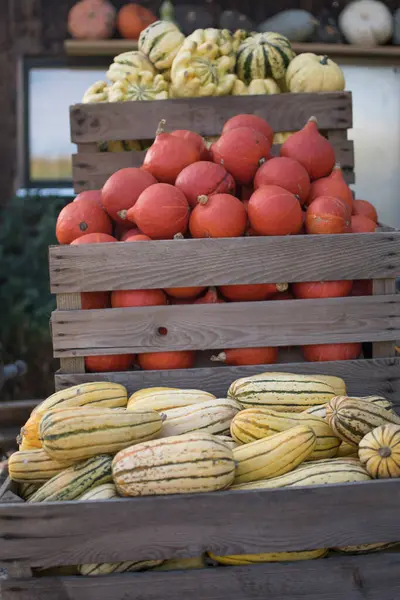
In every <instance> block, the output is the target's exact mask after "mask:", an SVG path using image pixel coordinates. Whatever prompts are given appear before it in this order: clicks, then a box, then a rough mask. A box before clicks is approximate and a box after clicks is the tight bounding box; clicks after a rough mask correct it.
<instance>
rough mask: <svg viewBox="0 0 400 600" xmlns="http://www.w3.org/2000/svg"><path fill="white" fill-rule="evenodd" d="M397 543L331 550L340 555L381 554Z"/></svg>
mask: <svg viewBox="0 0 400 600" xmlns="http://www.w3.org/2000/svg"><path fill="white" fill-rule="evenodd" d="M398 545H399V542H387V543H385V544H360V545H358V546H343V547H342V548H332V550H335V552H340V554H371V553H373V552H382V551H383V550H388V549H389V548H394V547H395V546H398Z"/></svg>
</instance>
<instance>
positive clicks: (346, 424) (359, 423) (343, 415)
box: [326, 396, 400, 446]
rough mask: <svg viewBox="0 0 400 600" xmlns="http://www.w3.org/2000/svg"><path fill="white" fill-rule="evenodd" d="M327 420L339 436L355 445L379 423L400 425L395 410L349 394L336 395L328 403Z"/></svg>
mask: <svg viewBox="0 0 400 600" xmlns="http://www.w3.org/2000/svg"><path fill="white" fill-rule="evenodd" d="M326 420H327V422H328V423H329V425H330V426H331V428H332V429H333V431H334V432H335V433H336V435H337V436H338V437H340V438H341V439H342V440H343V441H344V442H347V443H348V444H350V445H353V446H357V445H358V443H359V442H360V441H361V440H362V438H363V437H364V436H365V435H366V434H367V433H369V432H370V431H371V430H372V429H375V427H378V426H379V425H385V424H386V423H393V424H395V425H400V417H399V416H398V415H396V414H395V413H394V412H392V411H389V410H386V409H385V408H382V407H381V406H379V405H377V404H374V403H373V402H365V401H364V400H361V399H360V398H349V397H348V396H336V398H333V399H332V400H331V401H330V402H329V403H328V405H327V407H326Z"/></svg>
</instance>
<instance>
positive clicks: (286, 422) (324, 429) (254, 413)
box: [231, 407, 341, 460]
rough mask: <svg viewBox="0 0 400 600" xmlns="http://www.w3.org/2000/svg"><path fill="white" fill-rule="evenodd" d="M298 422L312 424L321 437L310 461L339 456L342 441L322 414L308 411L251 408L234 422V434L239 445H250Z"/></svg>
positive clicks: (238, 415)
mask: <svg viewBox="0 0 400 600" xmlns="http://www.w3.org/2000/svg"><path fill="white" fill-rule="evenodd" d="M298 425H305V426H307V427H311V429H312V430H313V431H314V433H315V435H316V436H317V439H316V444H315V448H314V450H313V452H312V454H310V456H309V457H308V459H307V460H317V459H319V458H332V457H334V456H336V454H337V451H338V448H339V445H340V443H341V440H339V438H338V437H337V436H336V435H335V434H334V433H333V431H332V429H331V428H330V427H329V425H328V423H327V422H326V421H324V419H321V418H320V417H315V416H313V415H308V414H305V413H286V412H279V411H276V410H271V409H269V408H264V407H260V408H247V409H246V410H242V411H241V412H239V413H238V414H237V415H236V416H235V417H234V418H233V419H232V423H231V435H232V437H233V439H234V440H236V441H237V442H238V443H239V444H248V443H251V442H254V441H255V440H260V439H262V438H265V437H267V436H270V435H273V434H274V433H280V432H281V431H286V430H287V429H291V428H292V427H296V426H298Z"/></svg>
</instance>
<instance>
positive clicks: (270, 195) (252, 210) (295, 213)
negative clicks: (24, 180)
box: [248, 185, 303, 235]
mask: <svg viewBox="0 0 400 600" xmlns="http://www.w3.org/2000/svg"><path fill="white" fill-rule="evenodd" d="M248 216H249V221H250V225H251V227H252V229H254V231H255V232H256V233H258V234H259V235H290V234H296V233H298V232H299V231H300V229H301V227H302V224H303V217H302V210H301V206H300V203H299V201H298V200H297V198H296V196H294V194H292V193H291V192H288V191H287V190H285V189H283V188H282V187H279V186H277V185H263V186H261V187H260V188H259V189H258V190H256V191H255V192H254V194H253V195H252V196H251V198H250V201H249V206H248Z"/></svg>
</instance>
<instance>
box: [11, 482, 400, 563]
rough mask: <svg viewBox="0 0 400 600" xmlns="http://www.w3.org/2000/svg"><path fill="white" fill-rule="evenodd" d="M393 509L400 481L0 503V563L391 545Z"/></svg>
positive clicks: (397, 527) (397, 531)
mask: <svg viewBox="0 0 400 600" xmlns="http://www.w3.org/2000/svg"><path fill="white" fill-rule="evenodd" d="M399 502H400V480H394V479H392V480H386V481H384V480H382V481H370V482H364V483H352V484H340V485H330V486H314V487H312V488H311V487H308V488H307V487H303V488H291V489H290V488H287V489H285V488H281V489H275V490H246V491H225V492H214V493H201V494H177V495H173V496H163V497H160V496H159V497H157V496H152V497H150V496H148V497H143V498H129V499H116V500H110V501H107V502H65V503H64V502H63V503H47V504H46V503H43V504H41V503H38V504H29V503H25V504H1V505H0V542H1V543H0V561H5V562H11V561H19V560H22V561H26V562H27V563H29V564H30V565H31V566H33V567H35V566H42V567H47V566H52V565H62V564H80V563H83V562H87V563H92V562H103V561H104V562H118V561H120V560H132V561H136V560H143V559H164V558H170V557H171V558H172V557H178V556H180V557H183V556H188V557H189V556H198V555H199V554H201V553H202V552H204V551H206V550H210V551H212V552H214V553H215V554H221V555H223V554H243V553H258V552H274V551H275V552H282V551H290V550H301V549H312V548H330V547H335V546H347V545H350V544H363V543H373V542H378V541H379V542H393V541H398V540H399V539H400V519H399V518H398V516H399ZM338 506H340V513H338ZM360 507H362V510H360ZM282 515H284V518H282ZM332 515H335V518H332ZM50 523H51V526H49V524H50Z"/></svg>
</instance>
